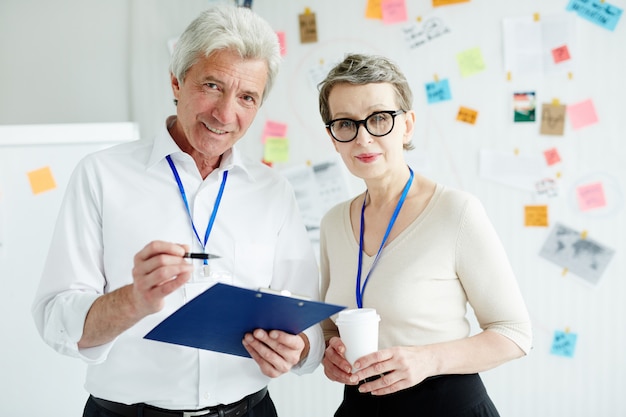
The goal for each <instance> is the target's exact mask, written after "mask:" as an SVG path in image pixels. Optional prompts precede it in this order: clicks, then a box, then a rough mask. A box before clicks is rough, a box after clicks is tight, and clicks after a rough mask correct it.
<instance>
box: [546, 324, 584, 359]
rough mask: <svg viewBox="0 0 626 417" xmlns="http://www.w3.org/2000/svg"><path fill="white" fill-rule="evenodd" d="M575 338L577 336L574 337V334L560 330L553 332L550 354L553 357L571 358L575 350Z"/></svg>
mask: <svg viewBox="0 0 626 417" xmlns="http://www.w3.org/2000/svg"><path fill="white" fill-rule="evenodd" d="M577 338H578V335H576V334H575V333H570V332H564V331H561V330H557V331H555V332H554V339H553V340H552V348H551V349H550V353H551V354H553V355H558V356H565V357H568V358H571V357H573V356H574V350H575V349H576V339H577Z"/></svg>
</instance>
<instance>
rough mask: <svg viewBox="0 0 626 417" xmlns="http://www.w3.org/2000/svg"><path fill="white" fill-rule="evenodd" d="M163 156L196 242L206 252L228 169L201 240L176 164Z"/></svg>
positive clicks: (168, 157) (206, 261) (205, 261)
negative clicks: (171, 174) (174, 180)
mask: <svg viewBox="0 0 626 417" xmlns="http://www.w3.org/2000/svg"><path fill="white" fill-rule="evenodd" d="M165 158H166V159H167V162H168V163H169V164H170V168H171V169H172V173H173V174H174V178H175V179H176V183H177V184H178V189H179V191H180V196H181V197H182V199H183V203H185V208H186V209H187V214H188V215H189V221H190V222H191V228H192V229H193V233H194V234H195V235H196V238H198V242H200V246H202V249H203V250H204V251H205V252H206V243H207V242H208V240H209V235H210V234H211V229H213V223H214V222H215V216H217V209H218V208H219V207H220V202H221V201H222V194H223V193H224V186H225V185H226V178H228V171H224V175H223V176H222V184H221V185H220V190H219V191H218V193H217V197H216V198H215V204H213V212H212V213H211V218H210V219H209V224H208V225H207V228H206V232H205V233H204V241H202V240H201V239H200V235H198V231H197V230H196V226H195V225H194V224H193V217H192V216H191V210H190V209H189V203H188V202H187V195H186V194H185V187H183V182H182V181H181V180H180V176H179V175H178V170H177V169H176V165H174V161H172V158H171V157H170V156H169V155H167V156H166V157H165ZM204 263H205V264H207V263H208V260H206V259H205V260H204Z"/></svg>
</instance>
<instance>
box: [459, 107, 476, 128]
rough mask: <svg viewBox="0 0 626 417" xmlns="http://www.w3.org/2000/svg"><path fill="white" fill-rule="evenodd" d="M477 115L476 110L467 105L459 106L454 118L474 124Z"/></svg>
mask: <svg viewBox="0 0 626 417" xmlns="http://www.w3.org/2000/svg"><path fill="white" fill-rule="evenodd" d="M477 117H478V112H477V111H476V110H472V109H469V108H467V107H463V106H461V107H459V112H458V113H457V115H456V120H458V121H460V122H465V123H469V124H472V125H473V124H476V118H477Z"/></svg>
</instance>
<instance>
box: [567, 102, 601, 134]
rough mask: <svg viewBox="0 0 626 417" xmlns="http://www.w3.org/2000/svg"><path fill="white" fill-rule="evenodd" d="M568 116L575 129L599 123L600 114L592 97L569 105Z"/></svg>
mask: <svg viewBox="0 0 626 417" xmlns="http://www.w3.org/2000/svg"><path fill="white" fill-rule="evenodd" d="M567 116H568V118H569V120H570V122H571V124H572V128H573V129H580V128H582V127H585V126H589V125H592V124H594V123H598V115H597V114H596V109H595V107H594V106H593V102H592V101H591V99H587V100H585V101H581V102H579V103H576V104H570V105H569V106H567Z"/></svg>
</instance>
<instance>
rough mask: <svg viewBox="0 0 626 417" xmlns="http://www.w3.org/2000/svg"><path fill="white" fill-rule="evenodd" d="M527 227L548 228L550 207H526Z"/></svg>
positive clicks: (525, 221)
mask: <svg viewBox="0 0 626 417" xmlns="http://www.w3.org/2000/svg"><path fill="white" fill-rule="evenodd" d="M524 225H525V226H539V227H547V226H548V206H545V205H544V206H524Z"/></svg>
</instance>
